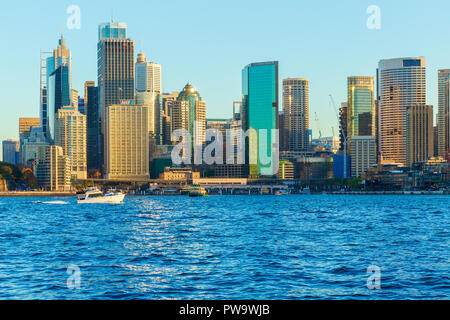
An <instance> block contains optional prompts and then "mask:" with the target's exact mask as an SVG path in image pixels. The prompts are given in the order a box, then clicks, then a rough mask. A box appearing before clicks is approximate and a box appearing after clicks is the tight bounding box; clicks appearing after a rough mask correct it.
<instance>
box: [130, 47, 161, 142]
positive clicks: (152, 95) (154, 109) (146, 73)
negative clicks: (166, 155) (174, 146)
mask: <svg viewBox="0 0 450 320" xmlns="http://www.w3.org/2000/svg"><path fill="white" fill-rule="evenodd" d="M135 77H136V79H135V80H136V84H135V86H136V91H137V96H136V99H137V101H136V102H137V104H139V105H146V106H148V107H149V118H148V119H149V132H150V133H151V136H152V139H156V141H155V142H157V144H161V143H162V141H161V137H160V131H161V126H162V123H161V122H162V116H163V115H162V114H161V107H162V103H161V101H160V94H161V93H162V80H161V78H162V76H161V65H160V64H158V63H154V62H149V61H147V58H146V56H145V54H144V53H142V52H141V53H139V54H138V58H137V62H136V65H135Z"/></svg>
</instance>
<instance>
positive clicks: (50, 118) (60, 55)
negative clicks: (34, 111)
mask: <svg viewBox="0 0 450 320" xmlns="http://www.w3.org/2000/svg"><path fill="white" fill-rule="evenodd" d="M46 72H47V80H46V83H47V88H46V97H47V101H46V102H47V103H46V110H45V112H44V114H45V115H44V114H43V115H41V116H42V117H44V119H42V120H41V121H42V127H43V130H44V132H45V134H46V136H47V138H48V139H49V140H50V141H53V139H54V134H55V116H56V114H57V113H58V110H59V108H61V107H63V106H71V105H72V104H73V99H72V56H71V53H70V50H69V49H68V48H67V47H66V43H65V40H64V37H63V36H62V35H61V39H60V40H59V44H58V47H57V48H56V49H55V50H54V51H53V55H52V56H51V57H48V58H47V61H46Z"/></svg>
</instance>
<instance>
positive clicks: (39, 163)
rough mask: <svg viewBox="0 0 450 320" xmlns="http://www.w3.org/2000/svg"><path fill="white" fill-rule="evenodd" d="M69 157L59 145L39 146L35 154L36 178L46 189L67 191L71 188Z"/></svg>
mask: <svg viewBox="0 0 450 320" xmlns="http://www.w3.org/2000/svg"><path fill="white" fill-rule="evenodd" d="M70 166H71V165H70V158H69V157H68V156H65V155H64V152H63V149H62V148H61V147H59V146H54V145H49V146H41V147H39V148H38V150H37V155H36V180H37V183H38V185H39V186H40V187H42V188H43V189H45V190H47V191H63V192H68V191H70V189H71V169H70Z"/></svg>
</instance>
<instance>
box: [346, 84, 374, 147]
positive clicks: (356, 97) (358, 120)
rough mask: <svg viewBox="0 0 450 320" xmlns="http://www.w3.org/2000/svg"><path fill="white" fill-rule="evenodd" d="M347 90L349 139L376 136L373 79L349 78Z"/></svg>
mask: <svg viewBox="0 0 450 320" xmlns="http://www.w3.org/2000/svg"><path fill="white" fill-rule="evenodd" d="M347 90H348V93H347V98H348V100H347V108H348V109H347V124H348V128H347V133H348V135H347V138H348V139H351V137H353V136H375V100H374V97H375V94H374V79H373V77H348V79H347Z"/></svg>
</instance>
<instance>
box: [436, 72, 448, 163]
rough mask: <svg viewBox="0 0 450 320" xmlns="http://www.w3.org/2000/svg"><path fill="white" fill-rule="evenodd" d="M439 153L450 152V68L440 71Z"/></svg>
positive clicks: (443, 154) (445, 154)
mask: <svg viewBox="0 0 450 320" xmlns="http://www.w3.org/2000/svg"><path fill="white" fill-rule="evenodd" d="M438 91H439V93H438V98H439V101H438V116H437V117H438V119H437V125H438V141H437V143H438V155H439V156H442V157H446V156H447V154H448V152H450V69H447V70H439V72H438Z"/></svg>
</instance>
